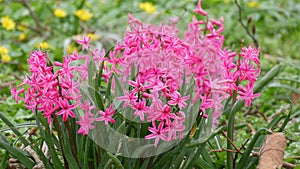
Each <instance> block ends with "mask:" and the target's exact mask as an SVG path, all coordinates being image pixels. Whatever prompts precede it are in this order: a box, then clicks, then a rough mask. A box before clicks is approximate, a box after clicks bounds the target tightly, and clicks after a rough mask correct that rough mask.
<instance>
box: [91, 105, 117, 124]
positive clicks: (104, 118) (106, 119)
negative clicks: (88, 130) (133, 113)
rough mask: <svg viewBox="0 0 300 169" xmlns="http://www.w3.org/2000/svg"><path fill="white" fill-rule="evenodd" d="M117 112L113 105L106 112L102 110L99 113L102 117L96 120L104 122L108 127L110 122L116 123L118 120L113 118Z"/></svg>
mask: <svg viewBox="0 0 300 169" xmlns="http://www.w3.org/2000/svg"><path fill="white" fill-rule="evenodd" d="M115 112H116V110H113V107H112V104H111V105H110V106H109V108H107V109H106V110H105V112H104V111H102V110H100V111H98V113H99V114H100V115H101V117H98V118H96V121H104V123H105V125H108V122H111V123H115V122H116V120H115V119H113V118H112V116H113V115H114V114H115Z"/></svg>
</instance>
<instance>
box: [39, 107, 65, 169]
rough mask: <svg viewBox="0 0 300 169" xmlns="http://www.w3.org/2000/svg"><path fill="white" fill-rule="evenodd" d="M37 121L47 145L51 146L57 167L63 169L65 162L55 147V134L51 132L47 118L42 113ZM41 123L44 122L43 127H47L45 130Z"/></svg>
mask: <svg viewBox="0 0 300 169" xmlns="http://www.w3.org/2000/svg"><path fill="white" fill-rule="evenodd" d="M36 122H37V125H38V128H39V131H40V133H41V136H42V138H43V140H45V142H46V144H47V147H48V148H49V153H50V156H51V158H52V160H53V164H54V166H55V168H58V169H59V168H61V169H63V164H62V162H61V161H60V160H59V158H58V154H57V153H58V152H57V151H56V150H55V147H54V144H53V141H52V139H53V136H52V134H51V133H50V128H49V124H48V123H47V121H46V119H45V118H44V117H43V116H42V114H40V113H39V114H38V115H37V117H36ZM41 123H42V125H43V127H45V130H43V128H42V125H41Z"/></svg>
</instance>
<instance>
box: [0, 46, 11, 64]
mask: <svg viewBox="0 0 300 169" xmlns="http://www.w3.org/2000/svg"><path fill="white" fill-rule="evenodd" d="M8 52H9V51H8V49H7V48H6V47H4V46H0V55H1V60H2V62H10V61H11V57H10V56H8Z"/></svg>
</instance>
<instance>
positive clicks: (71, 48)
mask: <svg viewBox="0 0 300 169" xmlns="http://www.w3.org/2000/svg"><path fill="white" fill-rule="evenodd" d="M67 51H68V53H73V52H75V51H77V48H76V46H73V45H70V44H69V45H68V47H67Z"/></svg>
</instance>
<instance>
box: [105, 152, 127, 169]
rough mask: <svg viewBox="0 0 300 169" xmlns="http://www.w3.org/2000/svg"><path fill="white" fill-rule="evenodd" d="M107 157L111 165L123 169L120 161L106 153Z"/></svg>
mask: <svg viewBox="0 0 300 169" xmlns="http://www.w3.org/2000/svg"><path fill="white" fill-rule="evenodd" d="M107 155H108V157H109V158H110V159H111V160H112V161H113V163H114V164H115V165H116V167H117V168H118V169H119V168H120V169H124V167H123V165H122V163H121V162H120V160H119V159H118V158H117V157H116V156H115V155H113V154H111V153H110V152H107Z"/></svg>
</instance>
